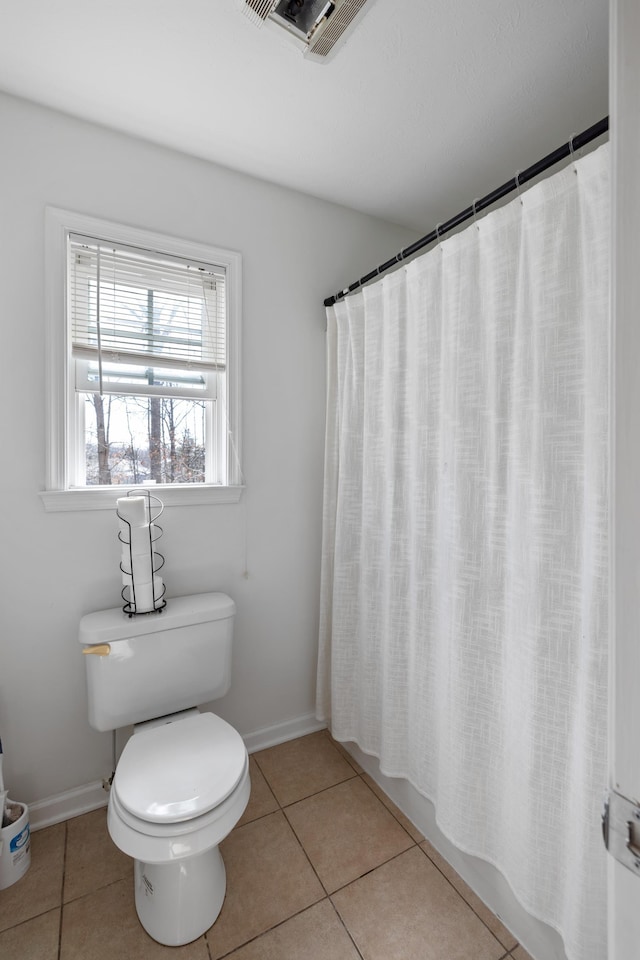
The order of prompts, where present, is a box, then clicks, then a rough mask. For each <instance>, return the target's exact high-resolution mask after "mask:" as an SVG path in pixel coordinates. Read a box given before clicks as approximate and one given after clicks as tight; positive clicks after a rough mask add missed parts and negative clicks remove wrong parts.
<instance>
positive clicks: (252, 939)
mask: <svg viewBox="0 0 640 960" xmlns="http://www.w3.org/2000/svg"><path fill="white" fill-rule="evenodd" d="M325 900H327V901H329V902H331V898H330V897H329V895H328V894H327V895H326V896H324V897H320V899H319V900H314V902H313V903H310V904H309V905H308V906H306V907H302V909H301V910H296V912H295V913H292V914H291V916H290V917H285V918H284V920H278V922H277V923H274V924H273V926H272V927H268V928H267V929H266V930H263V931H262V932H261V933H256V935H255V937H250V938H249V940H244V941H243V942H242V943H238V944H236V946H235V947H232V948H231V950H228V951H227V953H221V954H220V956H218V957H215V958H213V957H211V951H210V949H209V941H208V939H207V934H208V933H209V930H212V929H213V927H209V930H205V933H204V938H205V940H207V949H208V950H209V956H210V957H211V960H226V958H227V957H232V956H233V954H234V953H235V952H236V951H237V950H243V949H244V948H245V947H246V946H247V945H248V944H250V943H255V941H256V940H259V939H260V937H266V935H267V934H268V933H271V932H272V931H273V930H277V929H278V928H279V927H283V926H284V925H285V923H288V922H289V920H293V919H294V918H295V917H299V916H301V914H303V913H306V912H307V910H311V909H312V908H313V907H317V906H318V904H319V903H324V901H325ZM331 906H332V907H333V904H331ZM333 909H334V910H335V907H333ZM336 912H337V911H336ZM214 926H215V924H214ZM501 960H503V958H501Z"/></svg>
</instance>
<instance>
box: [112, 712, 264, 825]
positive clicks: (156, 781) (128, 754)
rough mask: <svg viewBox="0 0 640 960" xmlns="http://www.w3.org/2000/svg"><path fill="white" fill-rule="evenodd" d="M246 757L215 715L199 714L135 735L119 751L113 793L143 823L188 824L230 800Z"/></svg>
mask: <svg viewBox="0 0 640 960" xmlns="http://www.w3.org/2000/svg"><path fill="white" fill-rule="evenodd" d="M246 757H247V751H246V748H245V745H244V741H243V740H242V737H241V736H240V734H239V733H238V732H237V730H234V729H233V727H232V726H230V725H229V724H228V723H227V722H226V721H225V720H223V719H222V718H221V717H216V716H215V714H213V713H199V714H197V715H192V716H189V717H185V718H183V719H181V720H176V721H174V722H172V723H165V724H162V725H160V726H155V727H152V728H151V729H147V730H141V731H140V732H138V733H136V734H134V736H132V737H131V739H130V740H129V741H128V743H127V745H126V746H125V748H124V750H123V751H122V756H121V757H120V761H119V763H118V766H117V769H116V775H115V778H114V781H113V789H115V790H116V792H117V794H118V799H119V800H120V802H121V803H122V805H123V806H124V807H125V808H126V809H127V810H128V811H129V812H130V813H132V814H133V815H134V816H135V817H139V818H140V819H141V820H147V821H153V822H156V823H174V822H176V821H179V820H191V819H193V818H194V817H197V816H200V815H201V814H203V813H207V811H209V810H212V809H213V807H216V806H218V804H220V803H222V801H223V800H225V799H226V798H227V797H228V796H229V794H230V793H231V792H232V790H233V789H234V788H235V787H236V786H237V784H238V782H239V780H240V778H241V777H242V774H243V772H244V768H245V764H246Z"/></svg>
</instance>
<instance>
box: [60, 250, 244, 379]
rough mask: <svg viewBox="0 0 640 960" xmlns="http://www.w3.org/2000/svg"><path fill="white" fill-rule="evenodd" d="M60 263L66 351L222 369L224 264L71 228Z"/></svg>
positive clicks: (145, 362) (180, 366) (100, 359)
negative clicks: (64, 266) (63, 265)
mask: <svg viewBox="0 0 640 960" xmlns="http://www.w3.org/2000/svg"><path fill="white" fill-rule="evenodd" d="M68 269H69V286H68V289H69V311H70V322H71V338H72V352H73V356H74V357H76V358H78V359H85V360H89V361H94V362H95V361H97V362H98V364H99V365H100V367H101V366H102V363H103V362H107V361H108V362H112V363H114V362H115V363H117V364H137V365H144V366H147V367H151V366H154V365H156V366H159V367H164V368H171V369H173V370H179V369H187V370H193V371H194V372H195V371H197V370H201V371H214V370H224V368H225V364H226V301H225V279H226V276H225V269H224V267H219V266H214V265H211V264H201V263H197V262H193V261H188V260H184V259H180V258H178V257H172V256H164V255H163V254H160V253H155V252H150V251H145V250H138V249H136V248H134V247H128V246H124V245H120V244H113V243H111V242H107V241H102V240H97V239H93V238H90V237H83V236H78V235H74V234H71V235H70V236H69V240H68Z"/></svg>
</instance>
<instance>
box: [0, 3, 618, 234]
mask: <svg viewBox="0 0 640 960" xmlns="http://www.w3.org/2000/svg"><path fill="white" fill-rule="evenodd" d="M607 81H608V4H607V2H606V0H527V2H524V0H448V2H444V0H404V2H401V0H376V2H375V3H374V4H373V6H372V7H371V8H370V10H369V11H368V13H367V15H366V16H365V17H364V19H363V20H362V21H361V22H360V23H359V24H358V25H357V26H356V28H355V29H354V31H353V32H352V33H351V34H350V35H349V38H348V40H347V43H346V44H345V45H344V46H343V47H342V48H341V49H339V50H338V51H337V53H336V54H335V56H334V58H333V59H332V60H331V61H330V62H328V63H324V64H318V63H314V62H311V61H309V60H306V59H304V58H303V56H302V54H301V53H300V52H299V51H298V50H297V49H296V48H295V46H293V45H292V44H291V43H290V42H289V41H288V39H287V37H286V35H285V34H284V32H280V35H279V34H278V32H277V31H273V30H270V29H268V28H264V27H263V28H259V27H256V26H255V25H254V24H253V23H252V22H251V21H250V20H249V19H248V18H247V17H245V16H244V15H243V13H242V12H241V11H240V8H239V2H238V0H126V2H125V0H108V2H101V3H99V2H96V0H93V2H91V0H55V2H52V0H0V89H1V90H4V91H6V92H8V93H12V94H15V95H17V96H21V97H26V98H27V99H30V100H33V101H36V102H37V103H41V104H45V105H47V106H50V107H54V108H57V109H59V110H63V111H65V112H67V113H69V114H72V115H74V116H76V117H80V118H82V119H85V120H91V121H94V122H96V123H99V124H103V125H105V126H108V127H112V128H115V129H117V130H120V131H124V132H126V133H129V134H134V135H136V136H140V137H144V138H145V139H148V140H150V141H153V142H156V143H158V144H163V145H165V146H168V147H173V148H176V149H178V150H181V151H183V152H185V153H189V154H192V155H194V156H196V157H200V158H204V159H207V160H212V161H214V162H216V163H220V164H223V165H225V166H228V167H232V168H235V169H237V170H240V171H243V172H245V173H249V174H253V175H254V176H257V177H261V178H263V179H266V180H269V181H272V182H275V183H278V184H283V185H285V186H288V187H292V188H294V189H296V190H301V191H304V192H305V193H309V194H312V195H314V196H317V197H321V198H323V199H326V200H332V201H335V202H337V203H340V204H345V205H347V206H349V207H352V208H354V209H356V210H360V211H363V212H366V213H370V214H374V215H376V216H379V217H382V218H384V219H386V220H389V221H391V222H395V223H398V224H403V225H405V226H407V227H409V228H411V229H414V230H415V231H416V233H417V234H421V233H426V232H428V231H429V230H431V229H432V228H433V227H434V226H435V224H436V223H437V222H441V221H444V220H446V219H448V218H449V217H451V216H453V215H454V214H455V213H457V212H458V210H460V209H461V208H463V207H466V206H468V205H469V204H470V203H471V202H472V201H473V199H474V198H476V197H480V196H483V195H484V194H486V193H488V192H490V191H491V190H493V189H494V188H495V187H497V186H498V185H499V184H501V183H503V182H504V181H505V180H508V179H510V178H511V177H513V176H514V175H515V173H516V171H517V170H519V169H520V170H522V169H525V168H526V167H527V166H529V165H530V164H532V163H534V162H535V161H536V160H538V159H540V157H542V156H544V155H545V154H546V153H549V152H550V151H551V150H553V149H555V147H557V146H559V145H560V144H561V143H564V142H566V141H567V140H568V139H569V137H570V136H571V135H572V134H575V133H579V132H581V131H582V130H583V129H585V128H586V127H589V126H591V124H593V123H595V122H596V121H597V120H599V119H601V118H602V117H603V116H606V114H607V112H608V103H607V100H608V91H607ZM3 135H13V136H19V131H11V132H10V131H3Z"/></svg>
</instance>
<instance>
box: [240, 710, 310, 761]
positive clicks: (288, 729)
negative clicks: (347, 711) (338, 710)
mask: <svg viewBox="0 0 640 960" xmlns="http://www.w3.org/2000/svg"><path fill="white" fill-rule="evenodd" d="M326 727H327V725H326V723H324V722H323V721H322V720H316V717H315V715H314V714H313V713H307V714H305V715H304V716H302V717H296V718H295V719H294V720H285V721H284V722H283V723H276V724H274V725H273V726H272V727H263V729H262V730H256V732H255V733H248V734H245V735H244V736H243V738H242V739H243V740H244V742H245V744H246V746H247V750H248V752H249V753H255V752H256V751H257V750H266V748H267V747H275V746H276V745H277V744H278V743H285V742H286V741H287V740H295V739H296V737H304V736H306V735H307V734H308V733H316V732H317V731H318V730H325V729H326Z"/></svg>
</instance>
